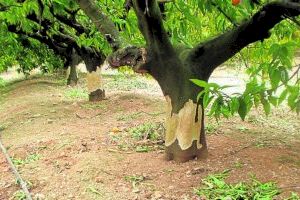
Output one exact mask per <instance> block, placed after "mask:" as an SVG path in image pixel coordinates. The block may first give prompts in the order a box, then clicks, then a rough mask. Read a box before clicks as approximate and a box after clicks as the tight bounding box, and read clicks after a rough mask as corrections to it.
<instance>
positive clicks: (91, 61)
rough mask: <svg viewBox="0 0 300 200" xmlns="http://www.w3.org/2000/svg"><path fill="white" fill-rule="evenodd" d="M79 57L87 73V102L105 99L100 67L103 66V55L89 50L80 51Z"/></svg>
mask: <svg viewBox="0 0 300 200" xmlns="http://www.w3.org/2000/svg"><path fill="white" fill-rule="evenodd" d="M80 55H81V57H82V59H83V60H84V63H85V66H86V69H87V71H88V73H87V76H86V80H87V87H88V91H89V101H101V100H103V99H105V91H104V89H103V83H102V77H101V67H102V65H104V60H105V55H104V54H102V53H95V52H94V51H91V50H90V49H81V52H80Z"/></svg>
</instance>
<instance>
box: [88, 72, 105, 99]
mask: <svg viewBox="0 0 300 200" xmlns="http://www.w3.org/2000/svg"><path fill="white" fill-rule="evenodd" d="M87 70H88V73H87V76H86V79H87V88H88V91H89V101H101V100H103V99H105V90H104V89H103V83H102V77H101V68H100V67H97V68H96V69H91V68H88V67H87Z"/></svg>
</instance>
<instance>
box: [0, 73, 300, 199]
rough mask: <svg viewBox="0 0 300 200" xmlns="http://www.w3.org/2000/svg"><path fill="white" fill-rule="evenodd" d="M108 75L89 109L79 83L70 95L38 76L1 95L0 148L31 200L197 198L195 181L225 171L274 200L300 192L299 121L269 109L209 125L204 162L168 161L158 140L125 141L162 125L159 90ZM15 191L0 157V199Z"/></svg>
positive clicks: (150, 84) (146, 81)
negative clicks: (264, 189) (260, 186)
mask: <svg viewBox="0 0 300 200" xmlns="http://www.w3.org/2000/svg"><path fill="white" fill-rule="evenodd" d="M115 76H119V75H115ZM115 76H105V82H106V88H107V89H106V93H107V99H106V100H104V101H101V102H98V103H89V102H88V101H87V96H86V91H85V90H84V89H82V88H85V80H84V78H81V79H80V80H81V81H80V83H79V86H77V87H75V88H70V87H67V86H65V85H64V81H63V80H62V79H61V78H57V77H54V76H51V77H49V76H47V77H35V78H32V79H29V80H24V81H19V82H15V83H13V84H11V85H9V86H8V88H9V89H8V90H6V91H4V90H2V91H1V94H0V97H1V101H0V130H2V131H1V141H2V142H3V144H4V145H5V146H6V147H7V148H8V153H9V154H10V156H11V157H13V158H14V162H15V163H16V165H17V167H18V170H19V172H20V173H21V176H22V177H23V179H24V180H26V181H27V182H28V184H29V185H30V191H31V193H32V194H33V196H34V197H39V198H40V199H49V200H50V199H58V200H64V199H78V200H85V199H87V200H90V199H103V200H109V199H116V200H123V199H124V200H126V199H197V197H196V196H195V194H194V188H197V187H199V186H200V185H201V180H202V179H203V178H205V177H206V176H207V175H208V174H214V173H219V172H222V171H224V170H230V173H229V177H228V179H227V180H228V182H232V183H237V182H240V181H247V180H249V179H250V178H251V177H252V176H253V175H255V176H256V178H257V179H258V180H260V181H274V182H276V183H277V184H278V186H279V187H280V188H281V190H282V192H283V193H282V194H281V196H279V198H278V199H280V198H282V197H284V196H286V195H289V194H290V192H291V191H294V192H298V193H300V118H299V116H297V115H296V114H294V113H290V112H289V109H287V108H277V109H274V110H273V113H272V115H271V116H269V117H268V118H267V117H265V116H264V115H262V112H261V111H260V110H254V111H252V112H251V114H250V115H249V116H248V118H247V119H246V121H245V122H243V121H241V120H240V119H239V118H238V117H233V118H231V119H221V120H220V121H219V122H216V121H215V120H214V119H213V118H209V117H207V119H206V121H207V122H206V123H207V132H208V144H209V157H208V159H206V160H198V161H196V160H195V161H190V162H187V163H180V164H179V163H175V162H167V161H165V160H164V159H163V156H164V154H163V145H161V141H154V142H153V141H152V144H151V145H152V146H151V145H150V148H148V147H147V148H144V147H145V146H147V145H149V143H151V141H147V140H140V141H137V140H132V139H130V135H129V133H128V132H130V131H129V130H131V129H132V127H134V126H138V125H141V124H143V123H148V124H149V123H150V124H151V123H152V124H161V123H163V120H164V110H163V109H164V103H165V102H164V99H163V97H162V95H161V92H160V90H159V88H158V86H157V85H156V83H155V82H154V81H152V80H149V79H146V78H144V77H143V78H142V79H138V78H136V77H135V76H130V77H123V76H121V77H117V78H116V77H115ZM117 80H120V81H117ZM140 147H141V148H142V150H141V148H140ZM139 148H140V149H139ZM143 148H144V149H143ZM138 149H139V150H138ZM141 151H142V152H141ZM18 190H19V187H18V185H17V184H16V181H15V178H14V176H13V174H12V172H11V171H10V169H9V165H8V164H7V162H6V160H5V159H4V156H3V155H2V153H0V199H1V200H9V199H18V195H20V193H16V192H17V191H18ZM19 199H20V198H19Z"/></svg>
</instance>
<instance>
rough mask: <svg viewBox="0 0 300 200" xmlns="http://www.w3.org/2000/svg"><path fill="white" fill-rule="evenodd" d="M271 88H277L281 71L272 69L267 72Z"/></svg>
mask: <svg viewBox="0 0 300 200" xmlns="http://www.w3.org/2000/svg"><path fill="white" fill-rule="evenodd" d="M269 76H270V80H271V85H272V88H277V87H278V85H279V82H280V80H281V71H279V70H278V69H274V70H272V71H271V72H269Z"/></svg>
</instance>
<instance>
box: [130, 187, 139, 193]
mask: <svg viewBox="0 0 300 200" xmlns="http://www.w3.org/2000/svg"><path fill="white" fill-rule="evenodd" d="M132 192H133V193H140V192H141V190H140V189H139V188H133V190H132Z"/></svg>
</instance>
